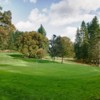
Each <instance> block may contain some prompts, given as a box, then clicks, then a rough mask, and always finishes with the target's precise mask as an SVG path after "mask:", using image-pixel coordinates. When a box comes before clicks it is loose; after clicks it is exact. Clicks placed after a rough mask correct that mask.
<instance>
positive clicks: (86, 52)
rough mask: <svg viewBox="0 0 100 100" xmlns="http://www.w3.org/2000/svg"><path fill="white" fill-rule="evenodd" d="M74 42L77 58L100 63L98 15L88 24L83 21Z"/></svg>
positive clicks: (86, 61)
mask: <svg viewBox="0 0 100 100" xmlns="http://www.w3.org/2000/svg"><path fill="white" fill-rule="evenodd" d="M74 44H75V55H76V58H77V60H82V62H85V63H94V64H96V65H97V64H98V65H99V64H100V25H99V21H98V19H97V17H96V16H95V17H94V18H93V20H92V21H91V22H90V23H87V25H86V24H85V22H84V21H83V22H82V24H81V27H80V29H79V30H78V31H77V35H76V40H75V43H74Z"/></svg>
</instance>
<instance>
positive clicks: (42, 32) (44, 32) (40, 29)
mask: <svg viewBox="0 0 100 100" xmlns="http://www.w3.org/2000/svg"><path fill="white" fill-rule="evenodd" d="M38 33H41V34H42V35H44V36H46V31H45V29H44V27H43V25H42V24H41V26H40V28H39V29H38Z"/></svg>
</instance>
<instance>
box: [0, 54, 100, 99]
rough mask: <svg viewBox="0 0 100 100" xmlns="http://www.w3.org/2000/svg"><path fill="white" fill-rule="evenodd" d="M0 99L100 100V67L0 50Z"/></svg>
mask: <svg viewBox="0 0 100 100" xmlns="http://www.w3.org/2000/svg"><path fill="white" fill-rule="evenodd" d="M0 100H100V68H96V67H90V66H86V65H80V64H60V63H56V62H51V61H47V60H34V59H27V58H23V57H22V56H21V55H20V54H17V53H0Z"/></svg>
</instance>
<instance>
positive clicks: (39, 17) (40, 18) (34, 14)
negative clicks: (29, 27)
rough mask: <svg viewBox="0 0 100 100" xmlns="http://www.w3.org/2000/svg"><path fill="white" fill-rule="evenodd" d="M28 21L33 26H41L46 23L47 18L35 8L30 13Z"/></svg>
mask: <svg viewBox="0 0 100 100" xmlns="http://www.w3.org/2000/svg"><path fill="white" fill-rule="evenodd" d="M28 19H29V20H30V21H32V22H34V23H35V24H42V23H45V22H47V21H48V16H46V14H45V13H44V12H40V11H39V9H37V8H35V9H33V10H32V11H31V12H30V15H29V18H28Z"/></svg>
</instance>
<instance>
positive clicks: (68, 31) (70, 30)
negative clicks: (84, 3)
mask: <svg viewBox="0 0 100 100" xmlns="http://www.w3.org/2000/svg"><path fill="white" fill-rule="evenodd" d="M76 30H77V28H76V27H66V28H65V29H64V30H63V33H62V34H61V36H67V37H69V38H70V39H71V40H72V41H73V42H74V40H75V35H76Z"/></svg>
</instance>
